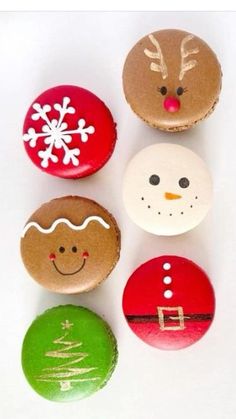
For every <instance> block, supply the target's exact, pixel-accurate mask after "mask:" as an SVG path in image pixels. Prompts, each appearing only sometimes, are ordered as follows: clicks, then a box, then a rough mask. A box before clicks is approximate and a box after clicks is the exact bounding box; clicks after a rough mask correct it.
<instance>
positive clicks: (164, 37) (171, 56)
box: [123, 29, 222, 131]
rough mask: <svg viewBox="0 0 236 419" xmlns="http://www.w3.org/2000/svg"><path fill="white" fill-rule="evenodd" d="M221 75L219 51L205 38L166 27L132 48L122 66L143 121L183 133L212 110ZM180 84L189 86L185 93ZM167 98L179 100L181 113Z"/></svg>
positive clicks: (127, 92)
mask: <svg viewBox="0 0 236 419" xmlns="http://www.w3.org/2000/svg"><path fill="white" fill-rule="evenodd" d="M156 41H157V42H156ZM157 45H159V48H158V47H157ZM157 55H158V56H159V57H160V58H156V57H157ZM151 68H152V69H151ZM221 76H222V75H221V67H220V64H219V62H218V60H217V57H216V55H215V53H214V52H213V51H212V50H211V48H210V47H209V46H208V45H207V44H206V43H205V42H204V41H203V40H202V39H200V38H198V37H197V36H195V35H191V34H189V33H188V32H185V31H181V30H176V29H168V30H161V31H157V32H154V33H152V34H150V35H147V36H145V37H144V38H142V39H141V40H140V41H139V42H138V43H137V44H136V45H135V46H134V47H133V48H132V50H131V51H130V52H129V54H128V56H127V59H126V61H125V65H124V70H123V88H124V92H125V96H126V99H127V101H128V103H129V104H130V106H131V108H132V109H133V111H134V112H135V113H136V114H137V115H138V116H139V117H140V118H142V119H143V120H144V121H145V122H147V123H148V124H150V125H151V126H154V127H156V128H160V129H162V130H166V131H181V130H184V129H187V128H189V127H191V126H192V125H194V124H195V123H197V122H198V121H200V120H202V119H204V118H205V117H206V116H207V115H208V114H209V113H211V112H212V110H213V109H214V106H215V104H216V103H217V101H218V97H219V93H220V90H221ZM162 86H165V87H166V88H167V94H166V95H165V96H163V95H162V94H161V93H160V92H159V89H160V88H161V87H162ZM178 87H183V89H184V90H185V91H184V93H183V94H182V95H181V96H178V95H177V93H176V91H177V89H178ZM168 96H171V97H176V98H178V99H179V101H180V109H179V110H178V111H177V112H173V113H171V112H168V111H167V110H166V109H165V108H164V106H163V101H164V99H165V97H168Z"/></svg>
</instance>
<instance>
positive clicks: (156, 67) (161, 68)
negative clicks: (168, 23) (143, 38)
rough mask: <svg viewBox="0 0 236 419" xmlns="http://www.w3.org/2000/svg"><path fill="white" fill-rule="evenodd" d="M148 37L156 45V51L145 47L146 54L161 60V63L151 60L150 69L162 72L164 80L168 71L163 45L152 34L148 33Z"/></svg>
mask: <svg viewBox="0 0 236 419" xmlns="http://www.w3.org/2000/svg"><path fill="white" fill-rule="evenodd" d="M148 37H149V39H150V41H151V43H152V44H153V45H154V46H155V47H156V52H152V51H149V49H147V48H145V50H144V54H145V55H146V56H147V57H149V58H151V59H154V60H158V62H159V64H157V63H154V62H151V64H150V70H151V71H157V72H159V73H161V75H162V78H163V80H165V79H166V78H167V77H168V71H167V66H166V64H165V61H164V57H163V55H162V52H161V47H160V45H159V42H158V41H157V39H156V38H155V37H154V36H153V35H152V34H150V35H148Z"/></svg>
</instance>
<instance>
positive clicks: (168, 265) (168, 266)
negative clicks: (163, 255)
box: [163, 262, 171, 271]
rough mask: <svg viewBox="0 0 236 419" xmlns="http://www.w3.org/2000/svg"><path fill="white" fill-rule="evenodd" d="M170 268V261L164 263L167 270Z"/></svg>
mask: <svg viewBox="0 0 236 419" xmlns="http://www.w3.org/2000/svg"><path fill="white" fill-rule="evenodd" d="M170 268H171V264H170V263H168V262H166V263H164V265H163V269H165V271H169V269H170Z"/></svg>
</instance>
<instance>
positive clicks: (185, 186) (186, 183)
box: [179, 177, 190, 188]
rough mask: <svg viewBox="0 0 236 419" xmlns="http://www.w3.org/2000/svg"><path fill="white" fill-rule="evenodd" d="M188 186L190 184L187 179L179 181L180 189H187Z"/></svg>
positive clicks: (183, 178)
mask: <svg viewBox="0 0 236 419" xmlns="http://www.w3.org/2000/svg"><path fill="white" fill-rule="evenodd" d="M189 184H190V182H189V180H188V178H186V177H182V178H181V179H180V180H179V186H180V187H181V188H188V186H189Z"/></svg>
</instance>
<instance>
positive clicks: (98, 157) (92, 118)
mask: <svg viewBox="0 0 236 419" xmlns="http://www.w3.org/2000/svg"><path fill="white" fill-rule="evenodd" d="M23 140H24V145H25V149H26V151H27V153H28V155H29V157H30V159H31V160H32V161H33V163H34V164H35V165H36V166H37V167H39V168H40V169H41V170H43V171H44V172H47V173H49V174H51V175H54V176H59V177H63V178H74V179H76V178H81V177H85V176H88V175H91V174H93V173H95V172H96V171H97V170H99V169H101V167H103V166H104V164H105V163H106V162H107V161H108V159H109V158H110V156H111V154H112V152H113V150H114V147H115V143H116V124H115V122H114V120H113V117H112V115H111V112H110V111H109V109H108V108H107V107H106V105H105V104H104V103H103V102H102V101H101V99H99V98H98V97H97V96H96V95H95V94H93V93H92V92H90V91H88V90H86V89H84V88H82V87H78V86H70V85H65V86H57V87H53V88H51V89H48V90H46V91H45V92H43V93H42V94H41V95H40V96H39V97H38V98H37V99H36V100H35V101H34V102H33V103H32V105H31V106H30V108H29V110H28V112H27V114H26V118H25V122H24V128H23Z"/></svg>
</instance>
